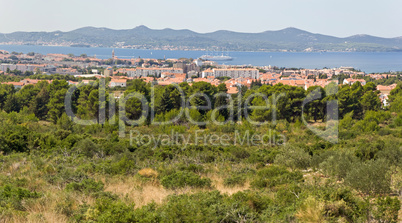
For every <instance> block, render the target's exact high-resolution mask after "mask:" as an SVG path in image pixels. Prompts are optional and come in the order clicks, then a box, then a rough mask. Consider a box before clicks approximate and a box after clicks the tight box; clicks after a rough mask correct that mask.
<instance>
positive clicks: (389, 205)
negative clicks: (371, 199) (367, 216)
mask: <svg viewBox="0 0 402 223" xmlns="http://www.w3.org/2000/svg"><path fill="white" fill-rule="evenodd" d="M376 206H377V209H376V210H375V211H374V213H373V215H374V219H375V220H377V222H390V223H391V222H394V223H396V222H398V212H399V209H401V202H400V201H399V199H398V198H397V197H395V198H391V197H386V198H381V197H380V198H379V199H377V201H376Z"/></svg>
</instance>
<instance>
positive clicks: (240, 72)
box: [203, 68, 260, 79]
mask: <svg viewBox="0 0 402 223" xmlns="http://www.w3.org/2000/svg"><path fill="white" fill-rule="evenodd" d="M212 71H213V72H212V75H211V73H210V72H203V77H204V75H205V76H214V77H230V78H239V77H242V78H253V79H258V78H260V72H259V71H258V70H257V69H253V68H245V69H234V68H228V69H213V70H212Z"/></svg>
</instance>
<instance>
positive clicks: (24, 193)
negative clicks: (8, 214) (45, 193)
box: [0, 185, 40, 211]
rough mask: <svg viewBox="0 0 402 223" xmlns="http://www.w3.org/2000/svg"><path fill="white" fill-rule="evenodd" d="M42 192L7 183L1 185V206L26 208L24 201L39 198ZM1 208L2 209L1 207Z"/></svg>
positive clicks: (18, 208)
mask: <svg viewBox="0 0 402 223" xmlns="http://www.w3.org/2000/svg"><path fill="white" fill-rule="evenodd" d="M39 197H40V194H39V193H37V192H31V191H29V190H27V189H24V188H20V187H14V186H11V185H5V186H3V187H0V207H4V208H6V207H9V208H12V209H15V210H20V211H22V210H24V209H25V208H24V206H23V205H22V201H23V200H26V199H34V198H39ZM0 210H1V209H0Z"/></svg>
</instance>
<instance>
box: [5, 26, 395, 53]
mask: <svg viewBox="0 0 402 223" xmlns="http://www.w3.org/2000/svg"><path fill="white" fill-rule="evenodd" d="M0 44H33V45H64V46H86V45H87V46H91V47H119V48H141V49H189V50H190V49H192V50H208V51H213V50H218V51H296V52H302V51H361V52H379V51H402V37H397V38H381V37H375V36H370V35H355V36H351V37H346V38H338V37H333V36H327V35H322V34H314V33H310V32H307V31H304V30H300V29H296V28H286V29H282V30H278V31H266V32H262V33H240V32H232V31H216V32H212V33H197V32H193V31H191V30H173V29H163V30H155V29H150V28H148V27H146V26H138V27H136V28H134V29H128V30H113V29H108V28H95V27H84V28H80V29H76V30H73V31H69V32H61V31H55V32H14V33H10V34H0Z"/></svg>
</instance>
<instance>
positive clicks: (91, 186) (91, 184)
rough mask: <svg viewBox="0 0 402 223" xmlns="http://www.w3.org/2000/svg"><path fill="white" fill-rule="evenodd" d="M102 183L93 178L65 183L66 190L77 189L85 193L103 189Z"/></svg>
mask: <svg viewBox="0 0 402 223" xmlns="http://www.w3.org/2000/svg"><path fill="white" fill-rule="evenodd" d="M103 187H104V184H103V183H102V182H100V181H99V182H98V181H95V180H93V179H85V180H83V181H81V182H80V183H75V182H73V183H69V184H67V185H66V190H69V191H79V192H82V193H85V194H90V193H96V192H100V191H103Z"/></svg>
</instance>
